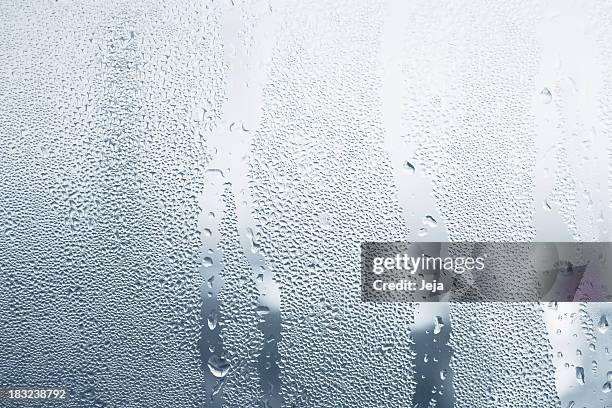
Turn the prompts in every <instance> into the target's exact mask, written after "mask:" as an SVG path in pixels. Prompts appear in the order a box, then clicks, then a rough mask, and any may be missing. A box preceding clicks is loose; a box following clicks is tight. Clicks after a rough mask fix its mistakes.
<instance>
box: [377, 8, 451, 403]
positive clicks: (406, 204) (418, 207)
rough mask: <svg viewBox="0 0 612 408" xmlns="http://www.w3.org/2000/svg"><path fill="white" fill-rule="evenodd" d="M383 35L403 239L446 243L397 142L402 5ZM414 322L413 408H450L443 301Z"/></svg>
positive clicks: (408, 152) (426, 193)
mask: <svg viewBox="0 0 612 408" xmlns="http://www.w3.org/2000/svg"><path fill="white" fill-rule="evenodd" d="M387 6H388V9H387V13H386V19H385V24H384V29H383V34H382V44H381V55H380V64H381V68H382V71H383V72H382V74H381V76H382V78H383V85H382V99H383V109H382V113H383V124H384V127H385V147H386V151H387V153H388V155H389V158H390V161H391V165H392V168H393V171H394V178H395V182H396V186H397V192H396V194H397V195H398V201H399V203H400V205H401V206H402V212H403V216H404V219H405V220H406V225H407V226H408V228H409V230H408V231H407V235H408V239H409V241H411V242H415V241H416V242H418V241H446V240H448V235H447V232H446V228H445V226H444V224H443V222H441V221H442V219H441V217H440V215H439V214H438V213H437V210H436V203H435V200H434V199H433V196H432V191H433V186H432V184H431V180H429V178H428V177H427V176H426V175H425V174H423V172H422V171H421V169H420V168H419V166H418V164H417V161H416V160H415V157H414V149H415V148H416V146H412V145H409V144H407V143H405V142H404V141H403V140H402V135H403V134H404V133H406V132H407V131H408V130H407V129H406V126H405V123H404V120H405V119H404V118H403V113H404V112H403V105H404V103H403V102H404V98H406V97H410V96H414V95H406V84H405V83H404V81H405V78H404V75H403V72H402V71H403V64H405V58H408V57H409V56H408V55H407V54H406V53H405V49H404V46H403V39H404V37H405V36H406V35H407V31H406V30H407V28H408V26H407V22H406V18H405V17H406V15H408V14H410V10H409V9H408V7H406V3H404V2H402V1H396V0H390V1H389V2H388V3H387ZM416 306H417V310H416V311H415V322H414V324H413V325H412V326H411V327H410V332H411V336H412V339H413V341H414V346H413V348H414V351H415V353H416V356H415V360H414V370H415V372H414V378H415V381H416V389H415V394H414V397H413V401H412V403H413V405H414V407H420V408H423V407H431V406H437V407H443V408H446V407H452V406H453V405H454V391H453V386H452V381H453V376H452V372H451V369H450V367H449V364H450V359H451V355H452V351H453V350H452V347H450V346H449V345H448V340H449V337H450V331H451V326H450V323H451V322H450V315H449V307H448V304H447V303H424V304H420V305H418V304H417V305H416Z"/></svg>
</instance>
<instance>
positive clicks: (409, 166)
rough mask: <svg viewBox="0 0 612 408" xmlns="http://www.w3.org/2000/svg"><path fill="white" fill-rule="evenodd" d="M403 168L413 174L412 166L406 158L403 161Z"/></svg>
mask: <svg viewBox="0 0 612 408" xmlns="http://www.w3.org/2000/svg"><path fill="white" fill-rule="evenodd" d="M404 170H405V171H406V172H408V173H410V174H414V171H415V169H414V166H413V165H412V163H410V162H409V161H408V160H406V161H405V162H404Z"/></svg>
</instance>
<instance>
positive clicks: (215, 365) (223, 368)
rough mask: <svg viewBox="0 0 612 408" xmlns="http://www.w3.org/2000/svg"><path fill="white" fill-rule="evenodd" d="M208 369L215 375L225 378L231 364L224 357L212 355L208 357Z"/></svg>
mask: <svg viewBox="0 0 612 408" xmlns="http://www.w3.org/2000/svg"><path fill="white" fill-rule="evenodd" d="M208 369H209V370H210V372H211V373H212V375H214V376H215V377H217V378H223V377H225V376H226V375H227V372H228V371H229V369H230V364H229V362H228V361H227V360H225V359H224V358H221V357H219V356H216V355H212V356H210V358H209V359H208Z"/></svg>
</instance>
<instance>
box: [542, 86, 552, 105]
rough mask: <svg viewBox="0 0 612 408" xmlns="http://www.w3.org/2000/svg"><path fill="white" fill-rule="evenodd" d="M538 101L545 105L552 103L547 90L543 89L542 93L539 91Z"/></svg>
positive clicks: (550, 95)
mask: <svg viewBox="0 0 612 408" xmlns="http://www.w3.org/2000/svg"><path fill="white" fill-rule="evenodd" d="M540 100H541V101H542V103H546V104H549V103H550V102H551V101H552V94H551V93H550V90H549V89H548V88H544V89H542V91H540Z"/></svg>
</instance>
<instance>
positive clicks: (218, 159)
mask: <svg viewBox="0 0 612 408" xmlns="http://www.w3.org/2000/svg"><path fill="white" fill-rule="evenodd" d="M273 10H274V8H273V5H272V4H271V3H269V2H260V3H255V4H248V3H238V2H232V3H230V2H228V3H227V4H225V5H224V10H223V11H224V12H223V21H222V22H223V44H224V49H225V53H224V62H225V66H226V68H227V72H226V101H225V103H224V106H223V112H222V120H221V124H220V125H219V127H218V128H217V130H216V131H215V132H214V133H213V135H212V136H211V138H210V140H209V146H210V151H211V154H212V158H211V162H210V163H209V166H208V171H207V173H214V174H216V175H217V176H219V183H224V184H225V185H226V187H227V188H229V190H230V192H231V194H228V195H226V196H227V197H233V199H234V200H235V202H234V204H235V207H234V205H232V207H234V208H235V210H234V211H235V216H236V228H237V233H238V240H239V244H240V247H241V248H242V254H243V257H244V258H245V259H246V261H247V262H248V269H249V271H248V272H246V273H248V276H245V278H247V279H248V280H250V282H251V283H250V284H249V285H252V286H254V287H255V288H256V291H257V293H258V299H257V305H256V306H255V311H256V315H257V320H258V321H257V323H256V324H257V327H258V329H259V330H260V331H261V333H262V334H263V341H262V343H261V344H260V349H259V350H249V351H248V353H249V354H250V355H257V356H258V357H257V360H258V363H257V372H258V377H259V378H258V380H259V382H260V393H261V398H262V401H260V402H261V404H262V405H263V406H267V407H279V406H280V405H281V402H282V398H281V397H280V385H281V384H280V377H279V374H280V373H279V365H278V364H279V361H280V355H279V353H278V348H277V344H278V340H279V339H280V331H281V316H280V292H279V288H278V284H277V282H276V281H275V279H274V271H273V270H272V269H271V268H270V267H269V266H268V264H267V262H266V259H265V257H264V255H263V254H262V252H261V251H260V247H259V234H260V233H259V229H258V227H257V223H256V221H255V218H254V216H253V213H252V211H253V208H254V206H253V203H252V199H251V197H250V194H249V183H250V179H249V177H250V172H249V169H250V167H249V155H250V151H251V144H252V136H253V134H254V133H255V132H256V131H257V126H258V124H259V120H260V119H259V118H260V116H261V102H260V97H261V91H262V88H263V85H264V83H265V81H266V80H267V69H266V68H267V62H268V60H269V58H270V55H271V52H272V47H273V45H274V38H275V37H274V36H275V35H276V20H275V14H274V13H273ZM211 193H212V194H220V193H221V192H220V191H217V192H215V193H213V192H212V191H211V190H208V191H206V195H210V194H211ZM207 205H208V204H207V203H203V205H202V208H204V209H206V208H208V207H207ZM226 216H228V215H226ZM204 228H206V227H205V226H204V225H201V228H200V231H203V230H204ZM217 244H218V242H217ZM213 270H214V271H217V272H218V271H219V267H218V266H215V268H214V269H213ZM227 273H242V271H227ZM217 282H218V280H217ZM219 285H222V282H221V283H213V288H212V289H213V298H212V299H214V297H216V294H217V292H215V290H217V288H218V287H219ZM203 295H205V294H203ZM212 299H208V300H207V302H208V304H209V306H208V307H207V310H206V312H211V311H213V310H215V309H216V308H217V307H218V306H219V305H218V302H216V301H215V300H212ZM215 330H216V331H215V332H214V333H217V332H218V330H219V329H218V326H217V328H215ZM209 334H211V333H209ZM213 337H215V336H213ZM232 370H234V367H232V368H230V370H229V372H230V373H231V372H232ZM221 394H222V393H221ZM216 400H219V401H221V400H222V397H221V396H219V397H217V398H216Z"/></svg>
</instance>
